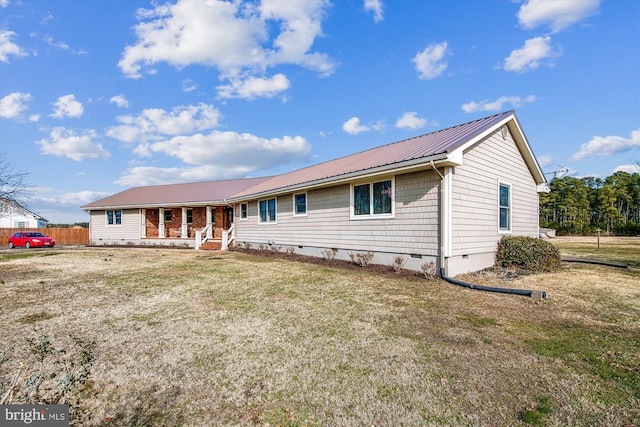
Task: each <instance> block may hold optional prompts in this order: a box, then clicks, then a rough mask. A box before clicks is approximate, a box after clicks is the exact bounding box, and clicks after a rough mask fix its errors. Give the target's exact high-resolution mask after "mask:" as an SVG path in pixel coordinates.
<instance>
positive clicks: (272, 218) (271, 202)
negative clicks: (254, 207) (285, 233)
mask: <svg viewBox="0 0 640 427" xmlns="http://www.w3.org/2000/svg"><path fill="white" fill-rule="evenodd" d="M259 205H260V222H276V199H268V200H260V203H259Z"/></svg>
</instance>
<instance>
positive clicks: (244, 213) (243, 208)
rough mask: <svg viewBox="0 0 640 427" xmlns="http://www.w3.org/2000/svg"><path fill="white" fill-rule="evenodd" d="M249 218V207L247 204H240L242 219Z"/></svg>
mask: <svg viewBox="0 0 640 427" xmlns="http://www.w3.org/2000/svg"><path fill="white" fill-rule="evenodd" d="M247 218H249V206H248V204H247V203H240V219H247Z"/></svg>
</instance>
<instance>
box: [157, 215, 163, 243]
mask: <svg viewBox="0 0 640 427" xmlns="http://www.w3.org/2000/svg"><path fill="white" fill-rule="evenodd" d="M158 211H159V215H160V217H159V221H158V239H164V208H158Z"/></svg>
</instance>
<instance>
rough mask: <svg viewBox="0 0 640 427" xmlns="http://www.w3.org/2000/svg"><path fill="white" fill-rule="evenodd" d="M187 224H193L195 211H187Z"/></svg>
mask: <svg viewBox="0 0 640 427" xmlns="http://www.w3.org/2000/svg"><path fill="white" fill-rule="evenodd" d="M187 224H193V209H187Z"/></svg>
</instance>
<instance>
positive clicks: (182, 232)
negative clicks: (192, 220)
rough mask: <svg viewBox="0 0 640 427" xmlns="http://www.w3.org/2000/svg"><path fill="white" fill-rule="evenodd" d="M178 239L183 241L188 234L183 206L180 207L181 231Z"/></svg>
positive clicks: (185, 212) (185, 211)
mask: <svg viewBox="0 0 640 427" xmlns="http://www.w3.org/2000/svg"><path fill="white" fill-rule="evenodd" d="M180 237H181V238H183V239H186V238H188V237H189V233H188V232H187V208H186V207H185V206H183V207H182V229H181V230H180Z"/></svg>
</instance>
